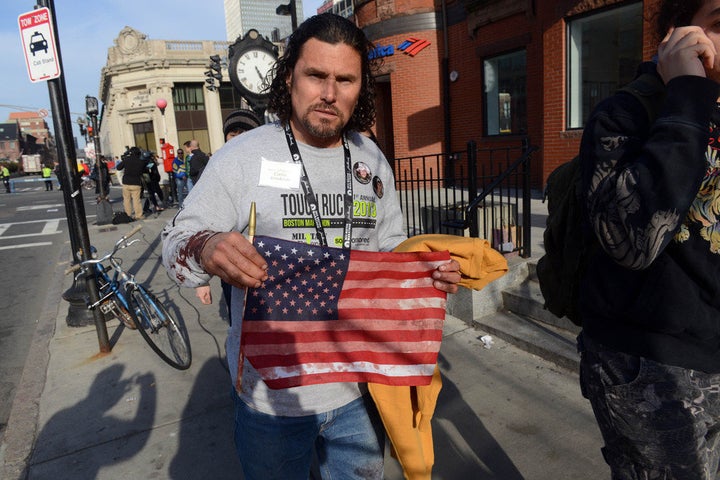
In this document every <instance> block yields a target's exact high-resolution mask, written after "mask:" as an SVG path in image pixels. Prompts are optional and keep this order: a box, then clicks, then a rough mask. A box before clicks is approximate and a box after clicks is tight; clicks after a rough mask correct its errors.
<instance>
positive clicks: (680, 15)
mask: <svg viewBox="0 0 720 480" xmlns="http://www.w3.org/2000/svg"><path fill="white" fill-rule="evenodd" d="M706 1H707V0H664V1H662V2H660V5H659V6H658V8H657V10H656V11H655V36H656V40H657V41H658V42H660V41H662V39H663V38H665V35H666V34H667V32H668V30H670V27H684V26H687V25H690V22H691V21H692V17H694V16H695V14H696V13H697V12H698V10H700V7H702V6H703V4H704V3H705V2H706Z"/></svg>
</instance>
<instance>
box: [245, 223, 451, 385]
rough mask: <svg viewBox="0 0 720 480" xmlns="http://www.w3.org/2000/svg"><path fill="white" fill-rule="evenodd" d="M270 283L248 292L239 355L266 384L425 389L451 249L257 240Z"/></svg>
mask: <svg viewBox="0 0 720 480" xmlns="http://www.w3.org/2000/svg"><path fill="white" fill-rule="evenodd" d="M255 245H256V247H257V249H258V251H259V252H260V253H261V254H262V255H263V256H264V257H265V259H266V261H267V263H268V277H269V278H268V280H267V281H266V282H265V283H264V284H263V285H262V286H261V287H260V288H257V289H249V290H248V295H247V300H246V303H245V312H244V317H243V325H242V341H241V343H242V351H243V353H244V355H245V357H246V358H247V359H248V360H249V361H250V363H251V364H252V365H253V367H255V369H256V370H257V371H258V372H259V373H260V376H261V377H262V379H263V380H264V381H265V383H266V384H267V385H268V387H270V388H288V387H294V386H299V385H313V384H319V383H331V382H373V383H381V384H385V385H427V384H429V383H430V380H431V378H432V374H433V371H434V369H435V363H436V362H437V355H438V351H439V350H440V342H441V340H442V326H443V321H444V320H445V302H446V294H445V292H442V291H440V290H438V289H436V288H435V287H433V285H432V277H431V274H432V271H433V270H435V269H436V268H437V267H438V266H439V265H441V264H443V263H447V262H448V261H449V260H450V254H449V253H448V252H411V253H393V252H367V251H361V250H351V251H348V250H343V249H339V248H331V247H321V246H314V245H306V244H302V243H296V242H290V241H286V240H280V239H277V238H272V237H256V238H255Z"/></svg>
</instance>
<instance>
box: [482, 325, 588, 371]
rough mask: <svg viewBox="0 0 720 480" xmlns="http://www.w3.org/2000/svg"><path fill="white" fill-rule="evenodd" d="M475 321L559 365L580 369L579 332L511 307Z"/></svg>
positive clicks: (485, 328)
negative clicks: (516, 311) (538, 318)
mask: <svg viewBox="0 0 720 480" xmlns="http://www.w3.org/2000/svg"><path fill="white" fill-rule="evenodd" d="M473 324H474V325H475V326H476V327H477V328H479V329H481V330H483V331H485V332H487V333H489V334H490V335H495V336H497V337H499V338H501V339H503V340H505V341H506V342H509V343H512V344H513V345H516V346H518V347H519V348H521V349H523V350H525V351H527V352H530V353H532V354H534V355H537V356H539V357H541V358H544V359H545V360H548V361H550V362H553V363H554V364H556V365H558V366H559V367H562V368H565V369H567V370H570V371H572V372H577V371H578V368H579V366H580V356H579V354H578V353H577V348H576V340H575V338H576V337H577V335H575V334H573V333H572V332H569V331H568V330H565V329H562V328H557V327H553V326H551V325H545V324H542V323H541V322H536V321H532V320H529V319H527V318H524V317H521V316H519V315H516V314H514V313H513V312H510V311H502V312H497V313H495V314H492V315H486V316H484V317H481V318H478V319H475V320H473Z"/></svg>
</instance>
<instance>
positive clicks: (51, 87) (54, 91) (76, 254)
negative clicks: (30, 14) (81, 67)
mask: <svg viewBox="0 0 720 480" xmlns="http://www.w3.org/2000/svg"><path fill="white" fill-rule="evenodd" d="M38 5H39V6H40V7H46V8H48V9H49V10H50V12H51V14H52V15H51V17H52V30H53V32H55V39H56V41H57V59H56V60H57V62H58V66H59V68H60V72H62V71H63V70H62V56H61V54H60V42H59V38H58V35H57V32H58V29H57V19H56V18H55V4H54V0H39V1H38ZM47 82H48V91H49V94H50V105H51V107H52V116H53V124H54V126H55V139H56V144H57V153H58V160H59V162H60V183H61V185H62V192H63V199H64V201H65V212H66V216H67V221H68V227H69V228H68V229H69V231H70V244H71V248H72V250H73V251H72V256H73V263H74V264H77V263H80V262H81V261H83V260H88V259H90V258H91V253H90V238H89V235H88V229H87V220H86V216H85V205H84V204H83V197H82V189H81V187H80V177H79V176H78V170H77V156H76V153H75V148H74V147H73V135H72V120H71V119H70V108H69V106H68V101H67V89H66V86H65V75H62V74H61V75H60V76H59V77H58V78H53V79H50V80H48V81H47ZM84 280H85V282H84V284H85V285H84V286H85V291H86V292H87V294H88V295H89V297H90V302H92V303H96V302H97V301H98V300H99V296H98V290H97V285H96V284H95V278H94V276H93V275H92V274H90V275H87V276H86V277H85V279H84ZM82 294H83V288H82V286H81V285H78V282H73V286H72V287H71V288H70V289H69V290H68V291H67V292H65V293H64V294H63V298H64V299H65V300H67V301H68V302H70V308H69V309H68V317H67V319H66V322H67V323H68V324H69V325H77V324H76V323H73V322H75V321H76V320H77V319H78V317H80V316H82V315H85V316H86V315H87V312H88V309H87V307H85V308H82V309H81V308H79V307H77V305H78V304H79V303H84V295H82ZM73 308H75V310H76V311H73ZM92 315H93V320H94V323H95V329H96V330H97V336H98V343H99V346H100V352H103V353H108V352H110V342H109V339H108V333H107V327H106V325H105V316H104V315H103V313H102V312H101V311H100V309H97V308H96V309H93V310H92Z"/></svg>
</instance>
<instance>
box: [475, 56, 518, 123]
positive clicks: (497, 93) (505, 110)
mask: <svg viewBox="0 0 720 480" xmlns="http://www.w3.org/2000/svg"><path fill="white" fill-rule="evenodd" d="M525 57H526V54H525V50H521V51H518V52H513V53H508V54H504V55H498V56H497V57H492V58H488V59H486V60H485V61H484V62H483V70H484V74H485V79H484V82H485V94H484V105H485V132H486V134H487V135H508V134H524V133H526V132H527V104H526V95H525V92H526V78H527V69H526V67H525V65H526V62H525Z"/></svg>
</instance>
